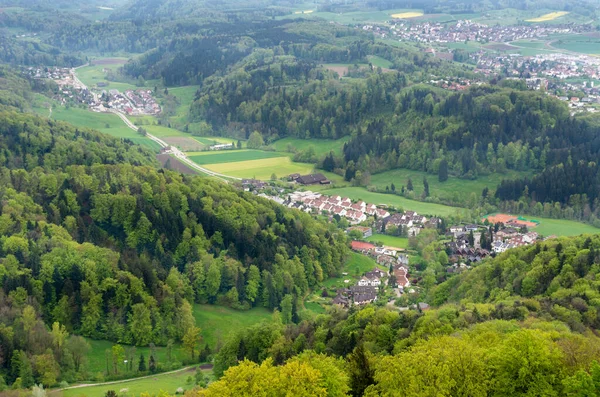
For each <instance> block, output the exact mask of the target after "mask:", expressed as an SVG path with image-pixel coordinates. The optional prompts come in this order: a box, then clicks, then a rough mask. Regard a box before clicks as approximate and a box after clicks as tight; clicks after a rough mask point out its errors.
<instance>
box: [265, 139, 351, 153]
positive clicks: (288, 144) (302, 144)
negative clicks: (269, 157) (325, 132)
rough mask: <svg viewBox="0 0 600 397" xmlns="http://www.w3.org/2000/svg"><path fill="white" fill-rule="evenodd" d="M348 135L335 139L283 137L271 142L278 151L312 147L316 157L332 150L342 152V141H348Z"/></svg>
mask: <svg viewBox="0 0 600 397" xmlns="http://www.w3.org/2000/svg"><path fill="white" fill-rule="evenodd" d="M349 140H350V137H344V138H340V139H337V140H333V139H299V138H283V139H279V140H277V141H275V142H273V143H272V144H271V146H272V147H273V148H275V150H276V151H278V152H289V151H292V150H295V151H303V150H306V149H308V148H309V147H311V146H312V147H313V149H314V151H315V154H316V155H317V156H318V157H321V156H324V155H326V154H327V153H329V152H331V151H333V152H335V153H337V154H340V153H341V152H342V148H343V147H344V143H346V142H348V141H349Z"/></svg>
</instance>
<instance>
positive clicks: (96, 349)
mask: <svg viewBox="0 0 600 397" xmlns="http://www.w3.org/2000/svg"><path fill="white" fill-rule="evenodd" d="M87 341H88V342H89V344H90V346H91V347H92V350H91V351H90V352H89V354H88V356H87V372H88V374H89V377H90V378H92V379H95V378H96V375H97V374H106V358H105V357H106V356H105V351H106V350H107V349H110V348H112V346H113V345H114V344H115V343H113V342H110V341H106V340H92V339H88V340H87ZM123 347H124V348H125V351H127V348H128V346H123ZM135 351H136V359H135V362H136V363H137V362H138V359H139V358H140V355H141V354H144V357H145V358H146V363H147V362H148V361H147V360H148V358H149V357H150V348H148V347H136V348H135ZM156 356H157V357H156V360H157V363H158V365H160V366H164V365H166V364H167V361H168V359H167V349H166V348H165V347H157V348H156ZM186 357H187V356H186V353H185V352H184V351H183V350H182V349H181V347H180V346H175V347H173V350H172V356H171V359H172V360H173V361H176V362H181V361H182V360H183V359H185V358H186ZM135 370H137V366H135V368H134V371H135ZM124 371H125V367H124V364H123V366H122V367H120V368H119V372H124ZM131 376H135V372H132V373H131Z"/></svg>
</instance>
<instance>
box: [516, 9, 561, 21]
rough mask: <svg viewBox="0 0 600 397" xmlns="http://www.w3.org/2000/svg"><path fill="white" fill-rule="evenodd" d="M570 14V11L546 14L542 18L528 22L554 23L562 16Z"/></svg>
mask: <svg viewBox="0 0 600 397" xmlns="http://www.w3.org/2000/svg"><path fill="white" fill-rule="evenodd" d="M568 13H569V12H568V11H556V12H551V13H548V14H544V15H542V16H540V17H537V18H532V19H526V20H525V21H526V22H547V21H552V20H555V19H556V18H560V17H562V16H565V15H567V14H568Z"/></svg>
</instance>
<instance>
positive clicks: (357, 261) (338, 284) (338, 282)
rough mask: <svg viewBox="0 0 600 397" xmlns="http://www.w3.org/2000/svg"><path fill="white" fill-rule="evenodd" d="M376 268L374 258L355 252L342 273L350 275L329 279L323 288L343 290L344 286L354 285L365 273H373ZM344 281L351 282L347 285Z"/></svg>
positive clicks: (324, 282)
mask: <svg viewBox="0 0 600 397" xmlns="http://www.w3.org/2000/svg"><path fill="white" fill-rule="evenodd" d="M376 267H377V263H376V262H375V261H374V260H373V259H372V258H369V257H368V256H365V255H361V254H357V253H356V252H353V253H352V254H350V258H349V259H348V261H347V262H346V263H345V264H344V266H343V267H342V271H341V272H342V273H348V274H347V275H341V276H340V277H334V278H330V279H327V280H325V281H323V286H324V287H327V288H342V287H344V286H348V285H352V284H353V283H354V282H355V281H356V280H358V279H359V278H360V276H361V275H362V274H363V273H365V272H368V271H371V270H373V269H375V268H376ZM344 280H351V281H350V282H349V283H348V284H346V283H344Z"/></svg>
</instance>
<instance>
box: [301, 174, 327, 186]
mask: <svg viewBox="0 0 600 397" xmlns="http://www.w3.org/2000/svg"><path fill="white" fill-rule="evenodd" d="M296 182H298V183H299V184H301V185H316V184H321V185H328V184H330V183H331V182H330V181H329V180H328V179H327V178H326V177H325V175H323V174H310V175H302V176H299V177H298V178H296Z"/></svg>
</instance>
